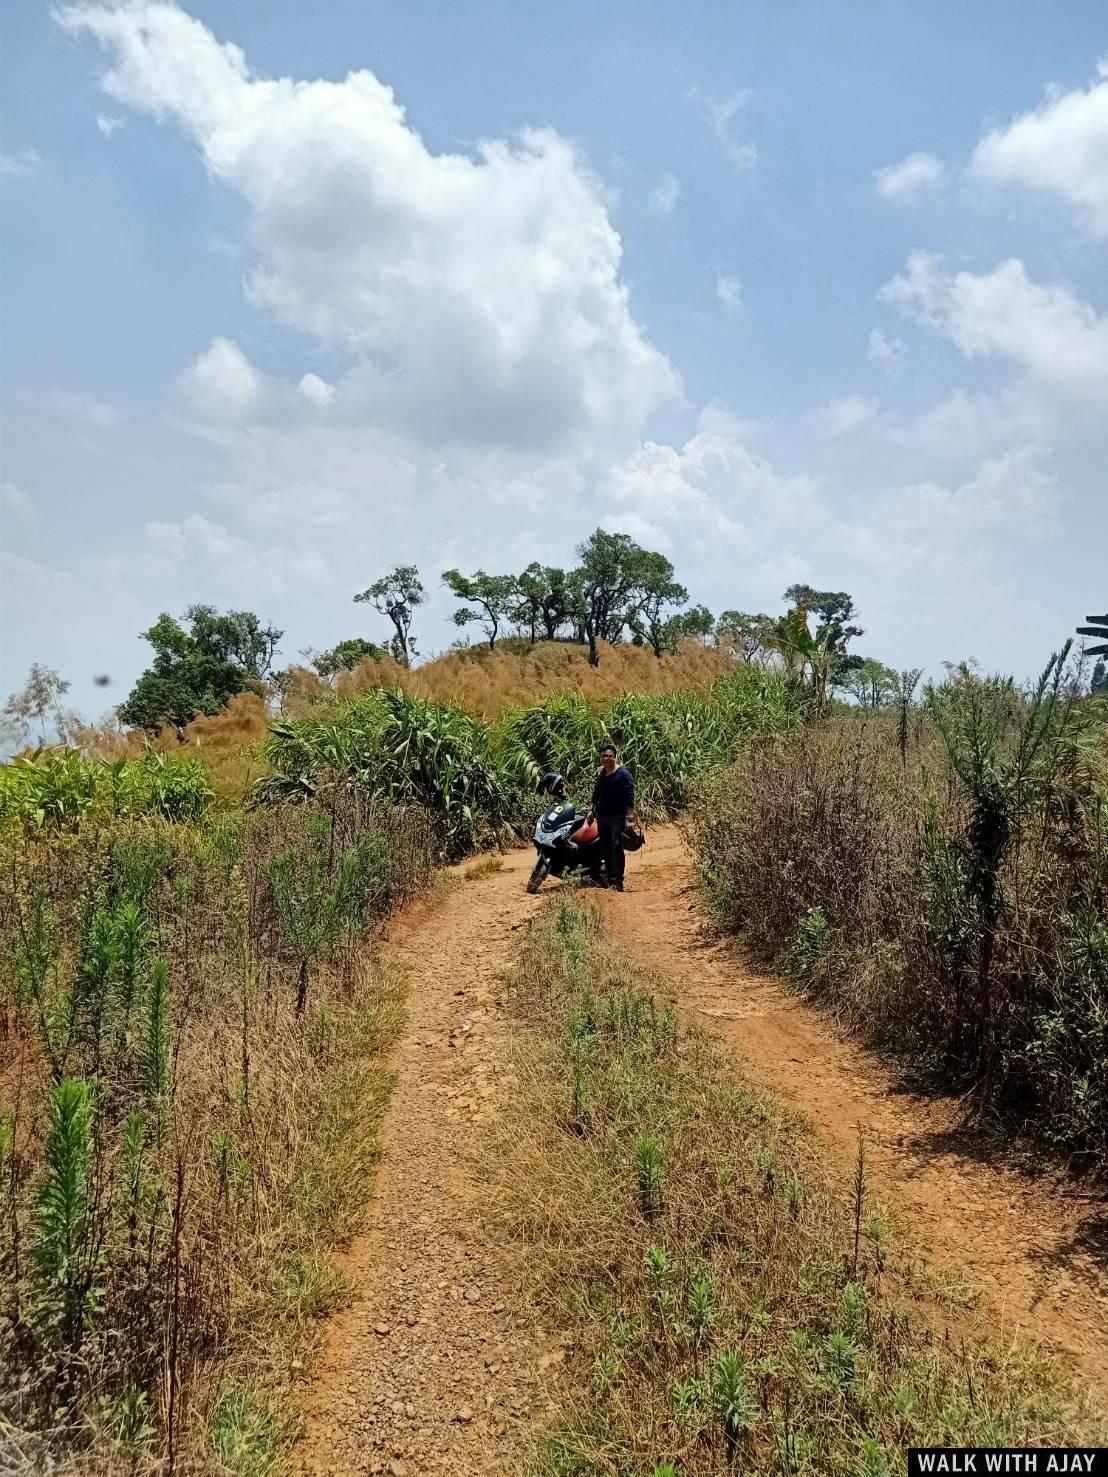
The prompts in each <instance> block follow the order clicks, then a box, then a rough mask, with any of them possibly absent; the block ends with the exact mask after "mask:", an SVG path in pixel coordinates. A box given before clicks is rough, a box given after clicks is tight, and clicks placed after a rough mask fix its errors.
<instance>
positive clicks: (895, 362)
mask: <svg viewBox="0 0 1108 1477" xmlns="http://www.w3.org/2000/svg"><path fill="white" fill-rule="evenodd" d="M907 352H908V351H907V349H906V348H905V346H904V344H903V343H902V342H901V340H900V339H898V338H887V337H886V336H885V334H884V333H882V331H881V329H880V328H871V329H870V335H869V342H868V343H867V344H866V358H867V359H868V360H869V362H870V363H871V364H872V365H874V366H875V367H876V368H878V369H880V370H881V372H882V373H883V374H887V375H888V376H889V378H890V379H896V377H897V375H899V373H900V371H901V370H902V369H903V368H904V359H905V356H906V354H907Z"/></svg>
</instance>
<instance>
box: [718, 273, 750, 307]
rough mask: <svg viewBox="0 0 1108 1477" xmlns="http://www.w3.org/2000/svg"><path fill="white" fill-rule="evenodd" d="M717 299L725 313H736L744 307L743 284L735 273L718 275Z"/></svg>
mask: <svg viewBox="0 0 1108 1477" xmlns="http://www.w3.org/2000/svg"><path fill="white" fill-rule="evenodd" d="M716 297H717V298H719V301H720V306H721V307H722V308H723V311H724V312H725V313H736V312H738V310H739V309H740V308H741V307H742V305H743V288H742V283H741V282H740V281H739V279H738V277H736V276H735V274H734V273H733V272H717V273H716Z"/></svg>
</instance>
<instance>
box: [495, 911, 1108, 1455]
mask: <svg viewBox="0 0 1108 1477" xmlns="http://www.w3.org/2000/svg"><path fill="white" fill-rule="evenodd" d="M511 985H512V991H513V996H514V999H515V1001H516V1003H517V1006H518V1009H519V1012H520V1017H521V1025H520V1032H519V1036H518V1039H517V1042H516V1046H515V1051H514V1057H515V1060H514V1067H515V1070H516V1073H517V1075H518V1080H519V1086H518V1090H517V1092H516V1094H515V1096H514V1098H513V1100H512V1105H511V1107H510V1109H509V1111H508V1114H507V1117H506V1120H505V1121H504V1123H503V1126H502V1130H501V1132H500V1133H499V1135H498V1138H497V1141H496V1143H495V1144H494V1145H493V1146H492V1152H491V1153H490V1168H489V1173H490V1175H491V1176H492V1177H493V1179H494V1184H495V1197H496V1202H497V1204H498V1205H499V1207H500V1209H501V1211H502V1212H503V1214H504V1215H505V1216H506V1217H507V1218H508V1220H509V1222H510V1225H511V1227H512V1229H513V1231H514V1233H515V1235H516V1236H517V1238H518V1241H519V1244H520V1258H521V1266H522V1268H523V1270H524V1272H525V1274H526V1275H528V1276H530V1277H531V1278H532V1279H533V1284H534V1289H535V1294H536V1296H537V1297H538V1298H539V1299H540V1300H541V1301H542V1302H544V1303H545V1306H546V1308H547V1316H548V1317H550V1318H553V1319H556V1320H557V1321H559V1322H560V1323H561V1325H562V1327H563V1328H564V1330H565V1334H566V1338H567V1343H568V1344H569V1346H570V1347H571V1349H572V1351H573V1352H572V1355H571V1359H570V1362H569V1365H568V1368H567V1371H566V1374H565V1376H564V1378H563V1380H562V1382H561V1384H560V1385H559V1386H558V1388H557V1389H556V1390H555V1392H554V1393H555V1397H556V1400H557V1403H558V1405H559V1406H560V1412H561V1413H560V1415H559V1416H558V1418H557V1419H556V1420H555V1422H554V1423H553V1425H552V1427H551V1428H550V1429H549V1430H548V1432H547V1433H546V1435H545V1437H544V1439H543V1440H542V1442H541V1443H540V1447H539V1449H538V1451H537V1452H536V1453H535V1456H534V1460H533V1463H532V1467H531V1470H532V1471H533V1472H534V1473H536V1474H543V1477H568V1474H585V1473H588V1474H597V1477H608V1474H610V1477H617V1474H622V1473H625V1472H627V1471H631V1470H634V1471H635V1472H643V1473H651V1472H662V1471H667V1472H668V1471H671V1470H676V1471H680V1472H681V1473H683V1474H686V1477H697V1474H702V1477H709V1474H713V1477H714V1474H717V1473H719V1472H721V1471H723V1470H725V1469H726V1468H728V1467H729V1466H730V1465H731V1464H733V1465H734V1467H735V1469H736V1470H741V1471H744V1472H765V1473H779V1472H788V1473H798V1474H800V1473H805V1474H816V1473H819V1474H821V1477H827V1474H830V1477H835V1474H841V1477H857V1474H858V1473H866V1474H870V1473H872V1474H877V1473H888V1472H890V1471H895V1470H898V1468H899V1469H901V1470H902V1469H903V1463H904V1461H905V1450H906V1448H907V1447H908V1446H910V1445H912V1446H914V1445H920V1446H925V1445H950V1446H960V1445H967V1446H992V1445H1008V1444H1011V1445H1023V1444H1027V1445H1037V1444H1051V1443H1059V1444H1061V1443H1065V1442H1079V1441H1082V1440H1085V1441H1088V1442H1095V1441H1096V1440H1097V1439H1098V1436H1099V1437H1101V1439H1102V1438H1103V1434H1104V1433H1103V1430H1102V1428H1101V1427H1100V1426H1099V1425H1098V1423H1097V1420H1096V1418H1095V1417H1094V1416H1093V1415H1092V1414H1090V1412H1089V1410H1088V1408H1087V1406H1086V1404H1085V1403H1084V1401H1083V1399H1082V1397H1081V1396H1080V1395H1078V1394H1076V1393H1075V1392H1073V1391H1072V1390H1070V1389H1068V1388H1067V1387H1066V1386H1065V1385H1064V1384H1063V1382H1062V1381H1061V1380H1060V1378H1059V1376H1058V1375H1057V1373H1056V1372H1055V1371H1053V1370H1052V1369H1051V1368H1050V1367H1049V1366H1048V1365H1047V1364H1046V1363H1045V1362H1044V1361H1042V1360H1041V1359H1040V1358H1038V1357H1037V1356H1035V1355H1034V1354H1032V1353H1030V1352H1027V1351H1023V1350H1020V1349H1018V1348H1013V1347H1009V1346H999V1345H995V1344H991V1343H989V1342H987V1341H985V1340H984V1339H982V1338H980V1337H978V1336H976V1333H975V1332H974V1331H973V1330H972V1329H968V1328H967V1326H966V1316H965V1314H964V1312H963V1311H962V1310H958V1311H957V1313H956V1315H955V1317H956V1321H955V1320H952V1317H951V1314H950V1310H949V1309H948V1308H947V1307H946V1306H944V1305H943V1303H942V1302H941V1300H937V1299H936V1297H935V1295H934V1292H933V1290H932V1289H929V1288H928V1287H927V1286H926V1285H924V1284H922V1283H921V1282H919V1281H918V1280H917V1278H916V1277H915V1275H914V1274H913V1273H912V1271H911V1258H910V1255H909V1254H908V1253H907V1252H906V1251H902V1250H901V1248H900V1247H899V1245H898V1244H897V1243H896V1242H895V1241H894V1240H893V1239H892V1238H891V1236H890V1233H889V1231H888V1228H887V1225H886V1221H885V1219H884V1217H883V1215H882V1212H881V1208H880V1207H879V1206H878V1205H875V1204H874V1203H873V1201H872V1199H871V1196H870V1193H869V1190H868V1186H867V1183H866V1176H865V1161H864V1153H863V1155H862V1156H861V1157H860V1159H859V1165H858V1171H857V1174H856V1176H855V1179H854V1182H853V1183H852V1184H849V1185H847V1184H839V1183H836V1182H835V1180H834V1179H833V1177H832V1176H831V1175H830V1173H829V1172H828V1170H827V1168H826V1167H825V1166H824V1164H823V1163H822V1162H821V1160H820V1158H819V1155H818V1153H817V1150H816V1148H815V1146H814V1145H813V1143H812V1140H811V1138H810V1136H809V1135H808V1133H807V1132H806V1131H805V1130H804V1128H803V1127H802V1126H801V1125H800V1123H799V1122H798V1121H797V1120H796V1118H795V1117H794V1116H793V1115H792V1114H791V1113H789V1112H787V1111H785V1110H783V1109H782V1108H780V1107H778V1106H776V1105H775V1104H773V1103H772V1102H770V1101H768V1100H766V1099H764V1098H762V1097H759V1096H758V1095H756V1094H755V1093H754V1092H753V1091H751V1090H750V1089H749V1088H748V1087H747V1085H746V1084H745V1083H744V1082H743V1081H742V1080H741V1079H740V1078H739V1077H738V1076H737V1075H736V1073H735V1072H734V1069H733V1066H732V1064H731V1063H730V1062H729V1060H728V1059H727V1058H726V1057H725V1055H724V1054H723V1051H722V1048H721V1047H720V1046H719V1045H718V1044H717V1043H716V1042H715V1041H714V1040H713V1039H711V1038H709V1037H706V1036H705V1035H702V1034H700V1033H699V1032H694V1031H686V1030H684V1029H682V1028H681V1027H680V1026H679V1024H678V1023H677V1021H676V1020H675V1017H674V1014H673V1011H672V1008H671V1006H670V1005H669V1003H668V1002H667V1000H666V998H665V995H664V993H663V992H662V990H661V989H660V988H659V983H658V981H657V980H656V979H654V978H653V977H651V976H650V975H648V974H645V973H644V972H643V971H642V970H641V969H639V968H637V967H635V966H634V965H632V964H631V963H630V962H629V961H628V960H627V959H626V958H625V957H622V956H621V955H619V954H618V953H616V952H614V951H613V950H612V949H611V948H610V947H608V946H607V945H606V944H605V943H604V941H603V940H602V939H601V938H600V936H599V934H598V928H597V922H596V918H595V916H594V915H593V914H591V913H590V912H587V911H584V910H582V908H581V907H580V905H578V904H575V903H566V902H564V901H563V902H561V903H555V904H552V905H551V906H549V907H548V908H547V910H546V912H545V913H544V915H543V916H542V919H541V920H540V922H539V923H538V924H536V926H535V927H534V928H533V929H532V932H531V935H530V937H529V939H528V942H527V944H526V945H525V948H524V953H523V956H522V959H521V962H520V964H519V966H518V968H517V969H516V970H515V972H514V974H513V976H512V978H511ZM667 1463H669V1464H672V1465H671V1466H667V1465H665V1464H667Z"/></svg>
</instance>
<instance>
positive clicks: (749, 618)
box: [716, 610, 774, 662]
mask: <svg viewBox="0 0 1108 1477" xmlns="http://www.w3.org/2000/svg"><path fill="white" fill-rule="evenodd" d="M772 630H773V618H772V617H771V616H768V615H761V614H760V615H748V614H747V612H746V611H745V610H725V611H724V612H723V614H722V615H721V616H720V618H719V620H718V621H717V622H716V645H717V646H722V647H723V649H724V650H725V651H730V652H731V654H732V656H734V657H735V658H736V659H737V660H739V661H744V662H765V661H766V659H767V658H768V657H769V656H770V653H771V652H772V650H773V649H774V648H773V646H772V644H771V643H770V636H771V634H772Z"/></svg>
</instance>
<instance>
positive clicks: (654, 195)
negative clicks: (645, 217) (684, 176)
mask: <svg viewBox="0 0 1108 1477" xmlns="http://www.w3.org/2000/svg"><path fill="white" fill-rule="evenodd" d="M680 198H681V181H680V180H679V179H678V178H677V176H676V175H675V174H663V175H662V177H661V178H660V179H659V180H658V182H657V184H655V186H654V188H653V189H652V190H651V192H650V194H649V195H648V196H647V197H646V207H647V209H648V210H650V211H652V212H653V214H654V215H672V214H673V212H674V211H675V210H676V208H677V202H678V200H680Z"/></svg>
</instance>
